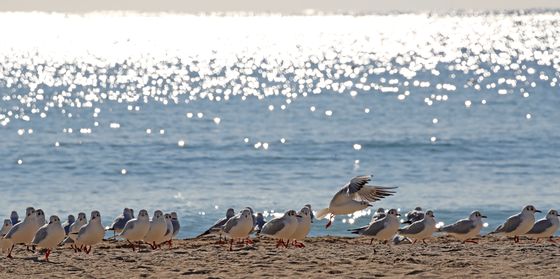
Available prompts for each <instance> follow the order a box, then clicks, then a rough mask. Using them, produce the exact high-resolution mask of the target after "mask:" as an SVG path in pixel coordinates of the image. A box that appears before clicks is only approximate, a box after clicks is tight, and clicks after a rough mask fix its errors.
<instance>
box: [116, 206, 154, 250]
mask: <svg viewBox="0 0 560 279" xmlns="http://www.w3.org/2000/svg"><path fill="white" fill-rule="evenodd" d="M149 230H150V216H149V215H148V211H146V210H145V209H142V210H140V212H138V217H137V218H133V219H130V220H128V222H126V224H125V225H124V228H123V230H122V231H121V233H120V234H119V235H117V237H120V238H124V239H126V241H128V243H130V245H131V246H132V251H135V244H134V243H135V242H139V241H142V240H144V236H145V235H146V234H147V233H148V231H149Z"/></svg>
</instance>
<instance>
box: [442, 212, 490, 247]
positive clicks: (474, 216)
mask: <svg viewBox="0 0 560 279" xmlns="http://www.w3.org/2000/svg"><path fill="white" fill-rule="evenodd" d="M482 218H486V216H484V215H482V214H481V213H480V211H478V210H477V211H473V212H472V213H471V215H469V218H467V219H462V220H459V221H457V222H455V223H454V224H451V225H447V226H445V227H442V228H440V229H439V230H438V231H439V232H444V233H447V234H449V235H451V236H453V237H455V238H457V239H459V240H461V241H462V242H463V243H465V242H471V243H478V242H477V241H476V240H472V238H474V237H476V236H477V235H479V234H480V229H482Z"/></svg>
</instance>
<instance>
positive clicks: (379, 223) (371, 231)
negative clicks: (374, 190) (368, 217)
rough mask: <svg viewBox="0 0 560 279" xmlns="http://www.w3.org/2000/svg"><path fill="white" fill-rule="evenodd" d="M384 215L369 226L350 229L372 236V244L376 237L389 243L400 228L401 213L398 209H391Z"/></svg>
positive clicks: (356, 232)
mask: <svg viewBox="0 0 560 279" xmlns="http://www.w3.org/2000/svg"><path fill="white" fill-rule="evenodd" d="M384 215H385V216H384V217H381V218H379V219H377V220H374V221H373V222H371V223H370V224H369V225H367V226H364V227H361V228H357V229H352V230H349V231H350V232H352V233H353V234H360V235H363V236H368V237H371V240H370V242H369V244H372V243H373V240H375V239H376V240H379V241H383V242H385V243H387V242H388V241H389V240H390V239H392V238H393V236H394V235H395V234H396V233H397V231H398V230H399V225H400V223H399V218H398V216H401V215H400V214H399V212H398V211H397V210H396V209H390V210H389V211H387V213H386V214H385V213H384Z"/></svg>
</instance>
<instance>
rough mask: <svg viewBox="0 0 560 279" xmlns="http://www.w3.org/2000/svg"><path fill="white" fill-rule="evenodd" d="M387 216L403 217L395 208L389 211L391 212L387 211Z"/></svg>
mask: <svg viewBox="0 0 560 279" xmlns="http://www.w3.org/2000/svg"><path fill="white" fill-rule="evenodd" d="M378 211H379V210H378ZM387 215H391V216H395V217H398V216H401V214H400V213H399V212H398V211H397V210H396V209H394V208H391V209H389V211H387Z"/></svg>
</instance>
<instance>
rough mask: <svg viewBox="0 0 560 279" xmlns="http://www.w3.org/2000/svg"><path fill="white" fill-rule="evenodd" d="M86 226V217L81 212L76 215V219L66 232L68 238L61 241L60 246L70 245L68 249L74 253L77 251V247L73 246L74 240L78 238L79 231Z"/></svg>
mask: <svg viewBox="0 0 560 279" xmlns="http://www.w3.org/2000/svg"><path fill="white" fill-rule="evenodd" d="M86 224H87V217H86V214H85V213H83V212H80V213H78V219H77V220H76V221H74V223H72V225H70V229H69V231H68V237H66V239H64V241H62V243H61V245H65V244H70V247H72V249H74V252H77V251H78V247H76V245H75V244H74V243H75V242H76V238H78V233H79V232H80V229H81V228H82V227H83V226H85V225H86Z"/></svg>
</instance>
